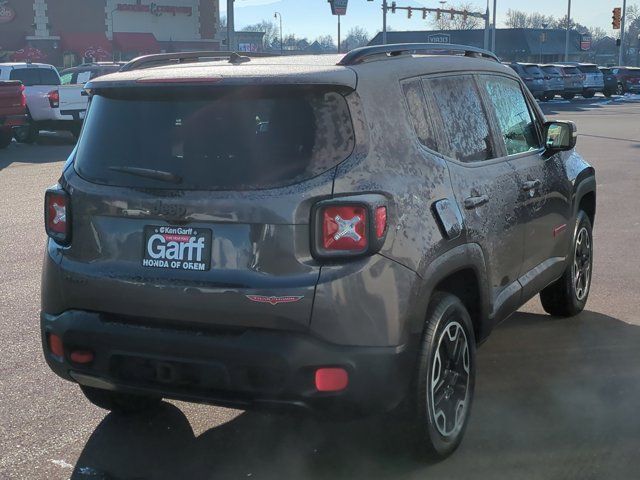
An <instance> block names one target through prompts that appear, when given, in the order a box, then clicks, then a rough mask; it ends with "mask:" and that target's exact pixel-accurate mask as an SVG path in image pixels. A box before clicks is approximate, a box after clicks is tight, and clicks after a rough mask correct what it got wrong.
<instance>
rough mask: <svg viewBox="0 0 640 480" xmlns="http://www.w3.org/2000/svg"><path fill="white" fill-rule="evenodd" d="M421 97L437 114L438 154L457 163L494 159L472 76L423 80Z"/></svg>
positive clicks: (482, 110)
mask: <svg viewBox="0 0 640 480" xmlns="http://www.w3.org/2000/svg"><path fill="white" fill-rule="evenodd" d="M424 91H425V95H426V96H427V98H428V99H429V103H431V104H433V105H434V106H435V107H436V109H437V112H438V113H439V117H440V121H441V124H440V125H439V130H441V133H442V135H441V136H442V137H443V138H442V143H443V145H440V146H439V148H438V149H439V151H440V153H442V154H443V155H446V156H448V157H451V158H453V159H455V160H458V161H460V162H478V161H482V160H489V159H491V158H494V157H495V154H494V153H495V152H494V148H493V141H492V136H491V130H490V129H489V121H488V120H487V115H486V112H485V110H484V107H483V105H482V101H481V99H480V93H479V91H478V87H477V85H476V81H475V79H474V77H473V76H472V75H459V76H455V77H439V78H426V79H425V80H424Z"/></svg>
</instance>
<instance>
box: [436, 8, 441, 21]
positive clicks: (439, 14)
mask: <svg viewBox="0 0 640 480" xmlns="http://www.w3.org/2000/svg"><path fill="white" fill-rule="evenodd" d="M436 17H437V19H438V20H440V19H441V18H442V11H441V10H440V9H438V12H437V13H436Z"/></svg>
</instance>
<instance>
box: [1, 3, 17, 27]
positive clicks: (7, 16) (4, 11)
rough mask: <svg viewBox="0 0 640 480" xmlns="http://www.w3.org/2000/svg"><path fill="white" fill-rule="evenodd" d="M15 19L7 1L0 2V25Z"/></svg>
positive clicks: (14, 12)
mask: <svg viewBox="0 0 640 480" xmlns="http://www.w3.org/2000/svg"><path fill="white" fill-rule="evenodd" d="M14 18H16V11H15V10H14V9H13V8H11V5H9V0H0V23H9V22H10V21H12V20H13V19H14Z"/></svg>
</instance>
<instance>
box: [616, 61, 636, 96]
mask: <svg viewBox="0 0 640 480" xmlns="http://www.w3.org/2000/svg"><path fill="white" fill-rule="evenodd" d="M611 72H612V73H613V74H614V75H615V77H616V81H617V87H616V93H617V94H618V95H624V94H625V93H640V68H637V67H612V68H611Z"/></svg>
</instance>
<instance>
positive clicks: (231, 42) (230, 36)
mask: <svg viewBox="0 0 640 480" xmlns="http://www.w3.org/2000/svg"><path fill="white" fill-rule="evenodd" d="M234 1H235V0H227V50H229V51H230V52H235V51H236V50H237V48H236V45H235V40H236V39H235V36H236V35H235V33H236V32H235V22H234V20H233V2H234Z"/></svg>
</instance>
